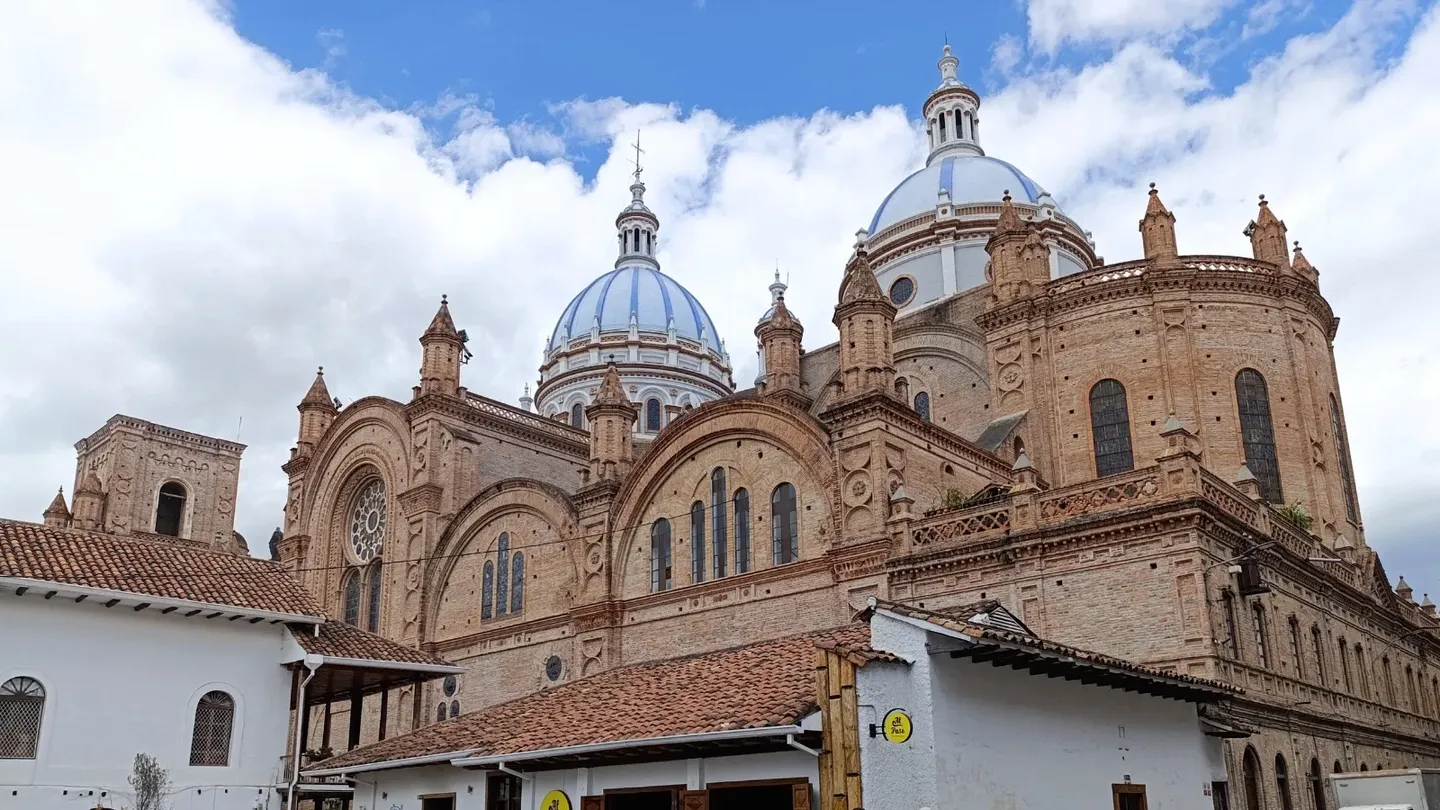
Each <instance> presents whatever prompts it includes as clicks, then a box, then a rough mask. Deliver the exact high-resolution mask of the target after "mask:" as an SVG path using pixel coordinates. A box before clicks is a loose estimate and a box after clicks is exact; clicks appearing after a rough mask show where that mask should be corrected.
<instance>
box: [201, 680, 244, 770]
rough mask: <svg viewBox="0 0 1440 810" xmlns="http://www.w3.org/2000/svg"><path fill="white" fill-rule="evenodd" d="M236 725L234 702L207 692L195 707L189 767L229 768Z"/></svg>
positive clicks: (218, 694) (218, 693)
mask: <svg viewBox="0 0 1440 810" xmlns="http://www.w3.org/2000/svg"><path fill="white" fill-rule="evenodd" d="M234 725H235V699H234V698H232V697H230V696H229V695H228V694H226V693H224V692H220V691H215V692H206V693H205V694H204V696H202V697H201V698H200V702H199V703H198V704H197V705H196V706H195V729H194V732H193V733H192V735H191V737H190V764H191V765H212V766H217V765H218V766H224V765H229V764H230V733H231V730H232V729H233V728H234Z"/></svg>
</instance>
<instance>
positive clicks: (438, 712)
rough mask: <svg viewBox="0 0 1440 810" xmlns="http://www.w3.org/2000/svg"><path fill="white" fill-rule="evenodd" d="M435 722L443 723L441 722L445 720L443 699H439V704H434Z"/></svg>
mask: <svg viewBox="0 0 1440 810" xmlns="http://www.w3.org/2000/svg"><path fill="white" fill-rule="evenodd" d="M435 722H437V723H443V722H445V701H443V700H442V701H440V705H439V706H436V707H435Z"/></svg>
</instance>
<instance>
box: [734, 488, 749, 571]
mask: <svg viewBox="0 0 1440 810" xmlns="http://www.w3.org/2000/svg"><path fill="white" fill-rule="evenodd" d="M749 571H750V493H749V492H748V491H746V490H744V489H737V490H735V573H737V574H744V573H747V572H749Z"/></svg>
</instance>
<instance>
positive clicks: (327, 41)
mask: <svg viewBox="0 0 1440 810" xmlns="http://www.w3.org/2000/svg"><path fill="white" fill-rule="evenodd" d="M315 41H316V42H318V43H320V47H321V48H323V49H324V50H325V60H324V61H323V62H321V67H323V68H324V69H325V70H331V69H333V68H334V67H335V66H336V65H338V64H340V57H342V56H344V55H345V54H346V49H345V32H344V31H342V30H341V29H339V28H322V29H321V30H319V31H318V32H316V34H315Z"/></svg>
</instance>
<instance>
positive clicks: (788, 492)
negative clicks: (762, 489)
mask: <svg viewBox="0 0 1440 810" xmlns="http://www.w3.org/2000/svg"><path fill="white" fill-rule="evenodd" d="M797 521H798V515H797V514H796V510H795V485H794V484H791V483H788V482H787V483H784V484H781V485H780V486H778V487H775V491H774V492H771V493H770V527H771V535H772V539H773V540H774V548H773V549H771V553H772V555H773V557H772V558H773V559H774V561H775V564H776V565H783V564H785V563H789V562H794V561H795V560H798V559H800V532H799V526H798V523H797Z"/></svg>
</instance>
